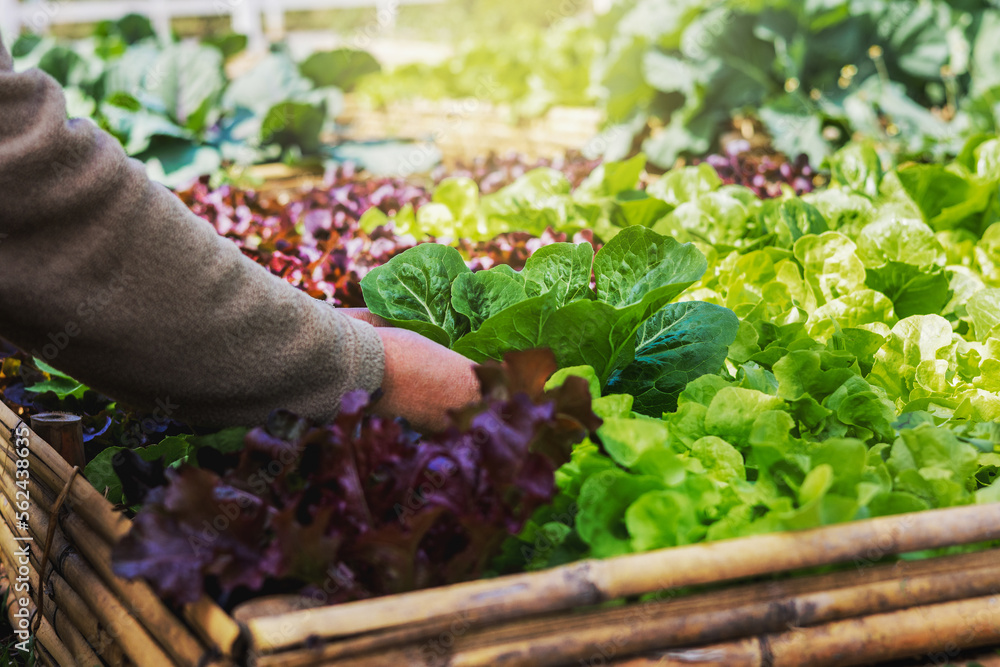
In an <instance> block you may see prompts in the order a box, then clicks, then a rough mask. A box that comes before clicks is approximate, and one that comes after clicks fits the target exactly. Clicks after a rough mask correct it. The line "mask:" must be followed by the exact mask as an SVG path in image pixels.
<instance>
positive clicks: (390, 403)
mask: <svg viewBox="0 0 1000 667" xmlns="http://www.w3.org/2000/svg"><path fill="white" fill-rule="evenodd" d="M358 310H364V309H358ZM366 312H367V311H366ZM369 314H370V313H369ZM372 317H377V316H374V315H372ZM358 319H364V318H358ZM379 319H381V318H379ZM366 321H369V320H366ZM383 321H384V320H383ZM375 326H379V325H377V324H376V325H375ZM378 334H379V336H380V337H381V338H382V345H383V347H384V348H385V376H384V379H383V381H382V391H383V396H382V399H381V400H380V401H379V402H378V403H377V404H376V405H375V412H376V413H377V414H380V415H383V416H387V417H404V418H405V419H406V420H407V421H409V422H410V424H411V425H412V426H413V427H414V428H415V429H417V430H418V431H425V432H429V431H439V430H442V429H444V428H445V427H446V426H447V425H448V420H447V411H448V410H449V409H457V408H462V407H465V406H466V405H468V404H469V403H473V402H475V401H478V400H479V399H480V398H481V397H482V395H481V393H480V389H479V380H478V378H477V377H476V374H475V373H474V372H473V370H472V369H473V366H474V364H473V362H472V361H470V360H469V359H467V358H465V357H463V356H462V355H460V354H458V353H457V352H452V351H451V350H449V349H448V348H446V347H444V346H442V345H438V344H437V343H435V342H434V341H432V340H430V339H429V338H425V337H423V336H421V335H420V334H418V333H415V332H413V331H409V330H407V329H393V328H388V327H383V328H379V329H378Z"/></svg>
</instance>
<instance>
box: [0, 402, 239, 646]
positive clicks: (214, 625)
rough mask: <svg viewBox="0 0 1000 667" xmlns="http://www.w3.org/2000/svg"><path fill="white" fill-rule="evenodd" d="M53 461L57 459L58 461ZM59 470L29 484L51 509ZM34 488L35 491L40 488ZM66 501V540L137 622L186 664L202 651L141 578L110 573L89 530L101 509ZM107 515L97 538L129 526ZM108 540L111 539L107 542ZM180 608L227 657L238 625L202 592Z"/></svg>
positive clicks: (106, 550)
mask: <svg viewBox="0 0 1000 667" xmlns="http://www.w3.org/2000/svg"><path fill="white" fill-rule="evenodd" d="M0 405H2V404H0ZM3 407H4V408H6V406H3ZM0 418H2V410H0ZM5 435H7V434H5V433H3V432H2V429H0V439H4V436H5ZM6 440H7V442H6V443H0V449H3V450H4V452H5V453H6V454H7V457H6V460H4V461H3V462H2V463H3V466H4V467H5V468H6V469H8V470H13V465H14V463H13V451H12V447H11V443H10V440H9V438H8V439H6ZM39 443H40V444H39ZM41 445H44V446H41ZM30 449H31V452H32V454H36V453H51V452H52V450H51V448H50V447H48V445H47V443H45V442H44V441H38V443H36V442H34V441H32V444H31V445H30ZM50 458H51V457H50ZM55 458H58V457H55ZM59 461H62V460H61V459H59ZM63 463H65V462H63ZM62 468H63V469H64V470H63V471H62V472H61V473H59V474H58V475H56V477H55V483H51V481H52V480H49V479H46V478H45V475H40V476H39V477H40V478H41V481H42V484H40V485H35V484H34V480H32V486H31V487H29V488H33V489H36V491H35V493H36V496H37V494H39V493H41V494H42V498H43V499H45V500H48V502H47V503H45V502H43V503H42V505H43V507H44V508H45V509H48V508H49V507H51V502H52V499H53V498H54V497H55V495H56V494H55V493H54V491H55V490H57V489H61V488H62V486H63V485H65V483H66V481H67V480H68V478H69V473H70V471H71V470H72V469H71V468H69V467H68V466H66V465H63V466H62ZM41 469H42V470H43V471H47V472H48V473H52V468H51V467H46V466H42V467H41ZM31 471H32V476H33V477H34V476H35V473H36V469H35V467H34V461H33V467H32V468H31ZM52 474H54V473H52ZM81 481H82V483H83V484H84V485H85V486H86V487H87V488H88V489H89V490H90V491H93V493H94V494H96V496H97V498H98V500H97V501H94V502H95V503H97V504H101V505H104V506H107V508H110V507H111V505H110V503H108V502H107V500H105V499H104V498H103V497H102V496H100V494H98V493H97V492H96V491H95V490H94V489H93V488H92V487H91V486H90V484H89V482H86V480H81ZM78 484H80V481H77V480H74V481H73V487H72V488H73V490H74V492H77V485H78ZM38 489H41V491H39V490H38ZM77 495H82V496H85V495H88V493H87V492H85V491H78V492H77ZM72 502H73V495H72V494H71V496H70V498H68V499H67V502H66V504H65V505H67V506H69V509H70V511H68V512H67V513H66V514H65V517H66V518H65V519H64V520H63V521H62V525H63V526H64V527H65V528H66V530H67V533H68V534H69V537H70V538H71V539H73V540H75V541H79V544H76V546H78V547H81V551H82V552H83V553H84V555H85V557H86V558H87V559H88V560H89V561H90V563H91V565H92V566H94V567H95V569H97V571H98V573H99V574H100V575H101V576H102V577H103V578H104V579H105V581H106V582H107V583H108V584H109V585H110V586H111V587H112V588H113V589H114V590H115V591H116V592H117V593H118V595H120V596H121V597H122V598H123V600H124V601H125V602H126V604H127V605H128V606H129V607H130V608H131V609H132V610H133V613H135V614H136V615H137V616H139V617H140V618H141V619H142V621H143V624H144V625H145V626H146V627H147V628H151V629H152V630H153V632H154V634H155V635H156V637H157V639H159V640H160V641H161V643H162V644H163V645H164V646H166V647H169V650H170V651H171V653H173V654H174V655H175V657H177V658H178V659H179V660H181V661H182V662H191V663H192V664H194V663H196V662H197V661H199V660H200V659H201V657H202V654H203V653H204V649H203V648H202V646H201V645H200V644H199V643H198V642H197V641H196V640H195V638H194V637H192V636H191V634H190V632H189V631H188V630H187V628H185V627H184V626H183V624H181V622H180V621H179V620H178V619H177V617H176V616H175V615H174V614H173V613H172V612H171V611H170V610H169V609H167V608H166V606H165V605H164V604H163V602H162V601H161V600H160V598H159V597H158V596H157V595H156V594H155V593H154V592H153V590H152V589H151V588H150V587H149V585H148V584H146V583H145V582H142V581H136V582H127V581H125V580H123V579H121V578H119V577H117V576H115V575H114V574H113V573H112V572H111V569H110V563H111V557H110V553H111V550H110V546H109V543H108V542H107V541H105V540H103V539H97V536H96V535H94V534H93V533H92V532H91V530H89V529H92V528H95V526H94V523H93V521H94V520H100V521H104V519H103V518H101V517H103V516H104V513H101V512H91V513H90V516H89V517H88V516H87V514H86V513H84V512H76V511H75V510H77V509H80V508H78V507H76V506H74V505H73V504H72ZM112 514H113V516H114V517H115V521H114V525H105V526H104V527H103V528H104V530H99V531H98V532H99V533H101V537H103V538H106V537H107V535H114V534H118V533H120V532H122V530H124V532H127V531H128V529H129V527H130V526H131V522H130V521H129V520H128V519H126V518H125V517H123V516H122V515H120V514H118V513H114V512H113V513H112ZM95 517H96V518H95ZM122 534H124V533H122ZM114 541H115V540H112V541H111V543H113V542H114ZM183 611H184V614H185V617H186V618H187V619H188V622H189V623H191V625H192V627H193V628H194V629H195V631H196V632H197V633H198V635H199V636H200V637H201V638H202V639H203V640H204V641H205V643H206V644H207V645H208V646H209V647H210V648H211V650H213V651H214V652H216V653H218V654H219V655H220V656H231V655H232V651H233V648H234V646H235V644H236V642H237V641H238V639H239V634H240V629H239V626H238V625H237V624H236V622H235V621H233V620H232V618H231V617H230V616H229V615H228V614H226V613H225V612H224V611H223V610H222V609H221V608H220V607H219V606H218V605H217V604H216V603H215V602H214V601H212V600H211V599H210V598H208V597H207V596H202V598H201V599H200V600H199V601H198V602H196V603H194V604H193V605H187V606H185V608H184V610H183Z"/></svg>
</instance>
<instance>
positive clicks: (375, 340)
mask: <svg viewBox="0 0 1000 667" xmlns="http://www.w3.org/2000/svg"><path fill="white" fill-rule="evenodd" d="M341 317H343V318H344V320H346V326H347V330H348V331H349V332H350V333H351V335H353V338H354V350H355V352H354V354H352V355H351V364H350V366H351V368H350V377H351V378H352V381H351V384H352V385H353V386H354V387H355V388H357V389H364V390H365V391H368V392H369V393H371V392H374V391H375V390H376V389H379V388H380V387H381V386H382V380H383V378H384V377H385V347H384V346H383V345H382V338H381V337H380V336H379V335H378V331H377V330H376V329H375V327H373V326H372V325H370V324H368V323H367V322H362V321H361V320H356V319H354V318H353V317H347V316H346V315H341Z"/></svg>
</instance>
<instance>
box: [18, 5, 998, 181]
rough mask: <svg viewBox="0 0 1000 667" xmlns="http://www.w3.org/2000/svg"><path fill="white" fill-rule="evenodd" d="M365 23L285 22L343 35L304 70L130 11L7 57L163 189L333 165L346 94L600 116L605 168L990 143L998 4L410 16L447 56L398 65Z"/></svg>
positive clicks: (216, 26) (930, 150)
mask: <svg viewBox="0 0 1000 667" xmlns="http://www.w3.org/2000/svg"><path fill="white" fill-rule="evenodd" d="M373 26H378V24H377V22H376V18H375V14H374V10H373V9H350V10H337V11H329V12H306V13H292V14H290V15H289V17H288V20H287V30H288V31H289V34H290V35H295V34H296V31H297V30H305V29H308V30H310V31H312V32H313V33H315V32H317V31H330V32H336V33H337V34H339V35H343V36H345V37H344V39H343V40H342V42H343V45H344V46H345V48H339V49H335V50H323V51H320V52H318V53H315V54H313V55H311V56H304V57H297V58H296V57H293V56H292V53H293V50H292V49H290V48H289V46H288V43H285V42H278V43H275V44H273V45H272V47H271V53H268V54H254V57H253V58H249V57H248V54H247V53H246V52H244V49H245V47H246V40H245V39H244V38H242V37H241V36H238V35H233V34H231V33H230V32H228V24H227V23H226V21H225V20H224V19H220V18H211V19H204V20H182V21H176V22H175V24H174V28H175V31H176V33H177V39H176V40H175V41H173V42H171V43H161V42H160V41H159V40H157V38H156V36H155V34H154V32H153V30H152V29H151V27H150V25H149V22H148V21H147V20H146V19H144V18H141V17H137V16H128V17H125V18H123V19H121V20H120V21H116V22H108V23H103V24H100V25H98V26H90V27H88V28H87V31H88V32H87V33H86V34H82V33H79V32H77V33H74V34H73V35H72V36H74V37H76V39H73V40H68V39H67V38H66V37H67V36H69V35H70V33H68V32H67V31H66V30H65V29H61V30H62V36H60V35H58V34H57V35H55V36H47V37H44V38H42V37H38V36H34V35H23V36H22V37H21V38H20V40H19V41H18V42H17V43H16V44H15V45H14V52H15V57H16V58H17V60H18V62H19V65H20V66H22V67H28V66H38V67H41V68H42V69H44V70H45V71H47V72H49V73H50V74H52V75H53V76H55V77H56V78H57V79H58V80H59V81H60V83H61V84H63V85H64V86H65V87H66V88H67V95H68V98H69V103H70V109H69V111H70V113H71V114H73V115H80V116H89V117H91V118H93V119H94V120H95V121H96V122H98V123H99V124H100V125H101V126H102V127H104V128H105V129H108V130H109V131H111V132H112V133H114V134H115V135H116V136H117V137H118V138H119V139H121V141H122V143H123V144H124V145H125V147H126V149H127V150H128V151H129V152H130V153H131V154H133V155H135V156H136V157H138V158H140V159H143V160H145V161H146V162H147V164H149V165H150V171H151V173H152V174H153V175H154V176H155V177H158V178H160V179H161V180H164V181H165V182H168V183H180V182H183V181H185V180H188V179H190V177H192V176H194V175H197V174H199V173H206V172H212V171H215V170H218V169H219V168H220V167H223V166H225V165H227V164H254V163H260V162H269V161H276V160H283V161H285V162H291V163H303V162H306V163H308V162H309V161H310V160H312V161H315V160H316V159H320V158H322V156H323V155H324V151H325V150H326V148H327V146H326V144H327V143H328V137H329V136H331V134H330V133H331V131H332V130H333V129H334V128H335V126H336V125H335V122H336V118H337V116H338V114H339V113H340V110H341V109H342V105H343V96H344V94H345V93H347V94H353V95H355V96H357V97H358V98H359V99H363V100H365V101H366V102H367V103H369V104H371V105H374V106H376V107H377V106H385V105H389V104H391V103H393V102H399V101H406V100H413V99H418V98H426V99H451V98H467V97H474V98H477V99H480V100H484V101H488V102H492V103H495V104H498V105H503V106H504V107H505V108H506V109H507V113H509V115H510V117H511V118H513V119H515V121H516V119H518V118H526V117H528V118H530V117H537V116H540V115H542V114H544V113H546V112H547V111H548V110H549V109H550V108H552V107H553V106H583V107H598V108H599V109H600V110H601V112H602V113H603V117H604V118H605V126H604V129H603V135H602V136H601V138H600V139H601V141H600V142H599V145H601V146H602V147H606V151H605V155H604V157H606V158H609V159H622V158H626V157H628V156H629V155H634V154H635V153H637V152H639V151H640V150H641V151H643V152H644V153H645V154H646V155H647V156H648V157H649V159H650V163H651V167H653V168H659V169H668V168H670V167H672V166H674V165H675V164H677V163H678V161H684V160H688V159H690V158H691V157H693V156H699V155H704V154H706V153H708V152H712V151H719V150H720V149H721V148H722V147H723V144H724V142H725V141H726V139H727V137H730V138H731V137H732V135H733V134H734V133H735V134H736V135H739V137H740V138H742V139H746V140H750V141H751V142H752V143H753V144H754V145H760V144H766V145H768V146H769V147H774V148H776V149H778V150H780V151H783V152H785V153H787V154H789V155H792V156H797V155H799V154H805V155H806V156H807V157H808V158H809V160H810V162H812V163H813V164H815V165H819V164H821V163H822V161H823V160H824V159H825V158H826V157H827V156H828V155H830V154H831V153H832V152H833V151H835V150H836V149H838V148H839V147H841V146H843V145H844V144H845V143H847V142H848V141H849V140H851V139H852V138H864V139H867V140H869V141H872V142H874V144H875V145H876V147H877V148H878V150H879V151H880V154H881V155H882V157H883V158H884V159H888V160H889V161H890V162H899V161H901V160H907V159H917V160H928V159H937V158H941V157H948V156H954V155H957V154H958V153H959V152H960V151H961V148H962V146H963V145H964V144H965V143H966V141H968V140H969V139H970V138H972V137H976V136H986V135H991V134H995V133H996V131H997V114H998V111H1000V108H998V105H1000V9H997V8H996V7H995V6H994V5H993V4H992V3H990V2H987V1H985V0H808V1H805V2H800V1H797V0H769V1H767V2H764V1H763V0H670V1H669V2H665V1H664V0H619V1H618V2H616V3H614V4H613V5H612V7H611V10H610V12H608V13H606V14H603V15H597V16H595V13H594V12H593V11H592V7H591V4H590V3H589V2H579V1H575V0H563V1H562V2H554V1H549V2H528V1H526V0H514V1H512V2H504V3H496V2H487V1H486V0H451V1H450V2H445V3H442V4H439V5H425V6H412V5H411V6H406V5H404V6H402V7H400V9H399V12H398V15H397V16H396V18H395V24H394V25H392V26H391V27H388V28H386V27H384V26H381V27H379V29H378V30H375V31H374V32H375V33H378V34H376V35H375V37H374V39H383V40H388V41H392V40H396V41H399V42H400V43H406V44H409V42H406V40H419V41H420V42H428V43H430V42H434V43H439V44H445V45H447V47H448V48H447V50H446V53H450V54H451V55H449V56H447V57H445V58H444V59H443V60H441V59H436V60H435V59H433V58H431V59H423V61H421V62H410V63H404V64H401V65H400V64H397V63H394V64H393V65H394V66H388V65H387V66H382V65H380V64H379V63H378V62H377V60H376V58H374V57H373V56H371V55H369V54H367V53H364V52H363V49H359V48H357V47H359V46H364V45H367V44H368V43H369V42H370V41H371V38H370V37H371V34H372V33H373V30H372V27H373ZM379 31H381V33H380V32H379ZM383 33H384V34H383ZM192 36H195V37H196V38H195V39H190V37H192ZM293 39H294V38H293ZM234 62H236V63H238V64H239V65H238V66H235V67H234V66H233V64H234ZM247 63H251V64H252V66H249V65H248V64H247Z"/></svg>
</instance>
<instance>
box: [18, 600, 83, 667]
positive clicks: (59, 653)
mask: <svg viewBox="0 0 1000 667" xmlns="http://www.w3.org/2000/svg"><path fill="white" fill-rule="evenodd" d="M22 610H26V611H27V616H26V617H27V618H32V617H33V615H34V612H35V604H34V603H33V602H31V601H30V600H29V599H27V597H23V596H21V595H11V596H9V597H8V600H7V610H6V611H7V618H8V619H10V624H11V627H13V628H17V627H18V619H19V618H21V616H19V614H20V613H22ZM34 636H35V649H36V654H37V653H38V650H37V649H38V647H39V645H41V647H43V648H44V649H45V650H46V651H48V653H49V655H50V656H51V659H52V660H53V661H54V664H55V665H57V666H59V665H75V664H76V663H75V662H74V659H73V654H72V653H70V651H69V649H68V648H66V645H65V644H63V642H62V640H61V639H59V637H58V636H57V635H56V632H55V630H53V629H52V626H51V625H50V624H49V622H48V621H47V620H46V619H44V618H43V619H40V620H39V621H38V629H37V630H35V633H34Z"/></svg>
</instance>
